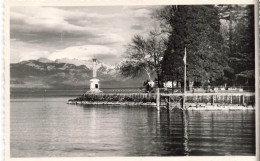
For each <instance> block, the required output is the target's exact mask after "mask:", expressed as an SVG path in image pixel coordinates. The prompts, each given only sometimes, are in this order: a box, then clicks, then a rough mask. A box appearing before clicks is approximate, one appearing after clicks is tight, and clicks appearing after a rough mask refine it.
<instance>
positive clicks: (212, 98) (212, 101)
mask: <svg viewBox="0 0 260 161" xmlns="http://www.w3.org/2000/svg"><path fill="white" fill-rule="evenodd" d="M211 105H214V95H212V96H211Z"/></svg>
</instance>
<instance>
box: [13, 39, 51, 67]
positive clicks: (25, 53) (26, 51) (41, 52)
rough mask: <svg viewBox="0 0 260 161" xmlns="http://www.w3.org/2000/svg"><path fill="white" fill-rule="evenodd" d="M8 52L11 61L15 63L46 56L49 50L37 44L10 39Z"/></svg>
mask: <svg viewBox="0 0 260 161" xmlns="http://www.w3.org/2000/svg"><path fill="white" fill-rule="evenodd" d="M10 54H11V56H10V59H11V60H10V61H11V63H16V62H20V61H24V60H31V59H38V58H40V57H48V56H49V54H50V52H49V51H48V50H45V49H43V48H42V47H41V46H39V45H35V44H30V43H26V42H22V41H19V40H16V39H11V48H10Z"/></svg>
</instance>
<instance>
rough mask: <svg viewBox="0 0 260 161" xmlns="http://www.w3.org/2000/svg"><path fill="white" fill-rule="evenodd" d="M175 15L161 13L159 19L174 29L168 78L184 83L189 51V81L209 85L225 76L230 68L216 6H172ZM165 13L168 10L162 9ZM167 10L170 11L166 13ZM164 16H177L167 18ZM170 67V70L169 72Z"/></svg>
mask: <svg viewBox="0 0 260 161" xmlns="http://www.w3.org/2000/svg"><path fill="white" fill-rule="evenodd" d="M171 7H172V8H173V9H167V10H168V11H170V12H174V13H165V12H164V13H163V12H157V13H160V14H161V15H157V18H158V19H160V20H161V21H162V20H164V21H162V22H164V23H168V24H169V25H170V26H171V32H170V36H169V40H168V45H167V50H166V52H165V55H164V58H163V64H164V65H163V73H164V74H165V75H166V77H168V78H169V77H173V78H174V79H175V80H178V81H180V80H183V68H184V64H183V60H182V59H183V56H184V49H185V47H186V49H187V79H188V80H189V81H200V82H206V81H208V80H215V79H217V78H219V77H221V76H223V74H224V72H223V69H224V67H225V66H226V62H225V60H226V59H225V55H224V54H223V53H222V45H223V39H222V36H221V34H220V21H219V18H218V10H217V8H215V7H214V6H177V7H176V6H171ZM162 10H164V9H162ZM165 11H166V10H165ZM163 14H167V15H173V17H171V18H168V19H166V18H165V16H164V15H163ZM169 68H170V69H169Z"/></svg>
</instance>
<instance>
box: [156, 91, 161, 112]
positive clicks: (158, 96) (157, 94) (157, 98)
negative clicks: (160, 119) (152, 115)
mask: <svg viewBox="0 0 260 161" xmlns="http://www.w3.org/2000/svg"><path fill="white" fill-rule="evenodd" d="M160 100H161V99H160V88H157V89H156V108H157V110H158V111H160Z"/></svg>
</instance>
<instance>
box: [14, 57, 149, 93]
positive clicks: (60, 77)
mask: <svg viewBox="0 0 260 161" xmlns="http://www.w3.org/2000/svg"><path fill="white" fill-rule="evenodd" d="M97 65H98V71H97V77H98V79H100V87H101V88H121V87H141V86H142V85H143V82H144V81H145V80H146V79H147V78H146V77H145V75H144V76H142V77H139V78H136V79H131V78H124V77H122V76H121V75H120V74H119V72H118V69H117V67H115V66H110V65H106V64H104V63H102V62H98V64H97ZM92 68H93V63H92V61H91V60H89V61H82V60H77V59H72V60H71V59H59V60H55V61H52V60H49V59H46V58H40V59H37V60H28V61H22V62H19V63H13V64H11V65H10V75H11V81H10V84H11V88H53V89H81V88H89V84H90V81H89V80H90V79H91V78H92V73H93V71H92Z"/></svg>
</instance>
